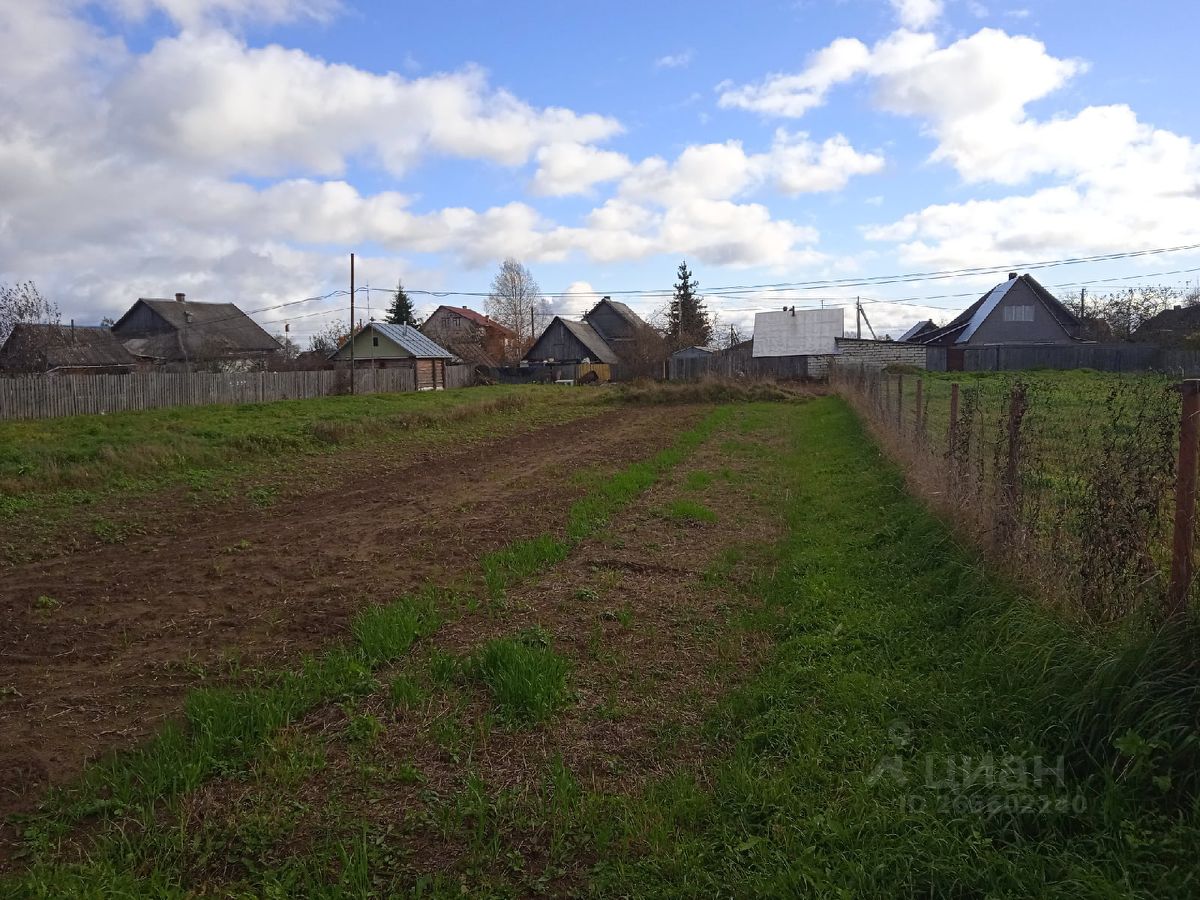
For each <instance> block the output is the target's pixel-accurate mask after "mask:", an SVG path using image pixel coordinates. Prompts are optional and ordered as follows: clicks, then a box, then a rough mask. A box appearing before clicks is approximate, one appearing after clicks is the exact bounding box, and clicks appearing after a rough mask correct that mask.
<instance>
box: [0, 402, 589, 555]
mask: <svg viewBox="0 0 1200 900" xmlns="http://www.w3.org/2000/svg"><path fill="white" fill-rule="evenodd" d="M602 411H604V407H603V406H602V405H601V404H598V403H597V402H596V400H595V396H594V395H592V394H590V393H587V392H583V393H579V392H560V391H546V390H538V389H537V388H536V387H529V386H498V387H494V388H488V389H486V390H479V389H463V390H455V391H436V392H434V391H426V392H419V393H418V392H413V393H405V394H377V395H364V396H355V397H349V396H347V397H325V398H318V399H312V400H288V401H281V402H278V403H265V404H249V405H243V406H201V407H179V408H174V409H165V410H147V411H142V412H129V413H118V414H114V415H107V416H73V417H68V418H62V419H42V420H35V421H21V422H0V563H2V562H13V563H19V562H23V561H28V560H30V559H35V558H37V557H39V556H43V555H46V554H50V553H59V552H62V549H63V547H64V546H66V547H68V548H69V547H71V546H73V545H74V543H75V542H76V540H77V536H78V535H79V534H80V533H81V532H82V533H85V534H87V533H90V534H91V536H92V537H93V538H96V539H99V540H101V541H104V542H107V543H121V542H123V541H125V540H126V538H127V537H128V535H130V534H131V533H139V532H141V531H142V530H143V524H142V523H139V522H137V521H134V520H131V519H130V513H129V510H131V509H133V508H135V507H136V505H137V504H135V503H133V501H134V500H135V499H139V498H145V497H148V496H150V497H152V496H154V495H155V494H157V493H159V492H162V491H172V490H176V489H178V488H181V487H182V488H185V489H186V490H187V498H188V500H189V502H191V503H193V504H197V505H207V504H212V503H225V502H243V503H246V504H248V505H251V506H256V507H260V508H267V507H270V506H272V505H274V504H275V503H276V501H277V500H278V499H279V498H280V496H281V490H282V489H283V488H285V487H287V486H288V482H294V481H297V479H299V480H300V481H301V483H303V479H304V473H305V472H306V470H308V469H310V468H312V469H319V468H320V465H319V464H318V463H317V462H316V460H318V459H320V458H321V457H329V456H331V455H333V454H335V453H336V454H345V453H346V452H347V451H349V450H356V449H357V450H360V451H361V450H363V449H366V448H371V447H382V446H394V445H397V444H402V445H404V446H406V447H419V446H429V445H437V444H448V443H450V442H456V443H465V442H469V441H472V440H486V439H489V438H494V437H496V436H499V435H503V434H507V433H511V432H514V431H518V430H521V429H524V428H530V427H535V426H537V425H545V424H551V423H555V422H562V421H568V420H571V419H574V418H578V417H580V416H586V415H592V414H598V413H600V412H602ZM172 502H178V501H177V500H175V499H173V500H172ZM89 513H90V515H89Z"/></svg>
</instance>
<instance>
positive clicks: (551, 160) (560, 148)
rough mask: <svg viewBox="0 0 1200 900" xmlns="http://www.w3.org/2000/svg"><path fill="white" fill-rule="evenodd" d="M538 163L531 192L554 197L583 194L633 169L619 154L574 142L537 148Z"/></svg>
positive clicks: (625, 158)
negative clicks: (594, 186)
mask: <svg viewBox="0 0 1200 900" xmlns="http://www.w3.org/2000/svg"><path fill="white" fill-rule="evenodd" d="M537 163H538V169H537V172H536V173H535V174H534V177H533V184H532V188H533V192H534V193H535V194H543V195H548V196H553V197H562V196H565V195H567V194H581V193H584V192H585V191H587V190H588V189H589V188H591V187H592V186H593V185H596V184H599V183H601V182H604V181H613V180H614V179H617V178H620V177H621V176H622V175H624V174H626V173H627V172H628V171H629V170H630V169H631V168H632V163H630V162H629V159H628V158H627V157H626V156H625V155H624V154H622V153H616V152H614V151H612V150H600V149H598V148H596V147H590V146H588V145H587V144H580V143H578V142H575V141H569V142H568V141H564V142H559V143H555V144H548V145H547V146H545V147H541V148H539V149H538V151H537Z"/></svg>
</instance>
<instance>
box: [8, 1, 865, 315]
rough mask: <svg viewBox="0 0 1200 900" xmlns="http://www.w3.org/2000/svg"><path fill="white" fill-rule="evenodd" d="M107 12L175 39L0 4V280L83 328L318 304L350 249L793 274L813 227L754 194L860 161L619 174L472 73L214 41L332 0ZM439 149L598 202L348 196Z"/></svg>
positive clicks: (795, 143) (624, 166) (54, 9)
mask: <svg viewBox="0 0 1200 900" xmlns="http://www.w3.org/2000/svg"><path fill="white" fill-rule="evenodd" d="M118 3H119V6H118V5H117V4H118ZM109 4H110V7H112V8H115V9H118V11H120V12H122V14H124V15H127V16H129V17H138V16H144V15H147V14H150V13H155V14H164V15H165V16H167V17H168V18H169V19H171V20H172V21H175V22H177V23H179V27H178V31H177V33H175V34H172V35H168V36H166V37H163V38H161V39H159V40H158V41H156V42H155V43H153V44H152V45H150V46H149V47H148V48H146V49H144V50H134V49H131V48H130V47H129V46H127V45H126V43H125V42H124V41H123V39H122V38H121V36H120V35H119V34H115V33H112V32H107V31H105V30H103V27H102V25H101V22H102V21H103V20H93V19H92V18H91V17H85V16H83V15H81V14H80V13H79V10H80V9H81V7H80V5H79V4H78V3H76V2H75V0H30V2H29V3H26V4H20V6H21V8H20V9H19V10H18V9H16V6H17V4H0V280H11V279H13V278H26V277H33V278H36V279H37V280H39V281H40V282H42V283H43V286H45V287H46V288H47V289H48V290H49V291H50V292H51V293H52V294H53V295H54V296H55V297H56V299H57V300H58V301H59V303H60V305H61V306H62V307H63V309H64V310H65V311H66V312H67V314H68V315H71V316H74V317H76V318H79V319H80V320H82V321H88V320H92V321H94V320H98V319H99V318H100V317H101V316H103V315H109V314H113V313H118V312H120V311H123V310H124V309H125V308H127V307H128V304H129V302H130V300H131V298H132V297H135V296H138V295H163V294H170V293H172V292H173V291H176V290H184V291H187V292H188V293H190V294H193V295H195V296H197V297H202V298H206V299H232V300H239V301H241V302H242V303H244V304H245V305H246V306H247V308H257V307H261V306H268V305H270V304H271V303H273V302H281V301H283V300H291V299H294V298H296V297H302V296H305V295H311V294H314V293H323V292H324V291H325V290H327V289H328V288H327V287H326V286H327V285H328V284H329V283H330V276H331V274H332V273H340V272H341V270H342V269H343V268H344V265H345V261H344V253H343V249H342V248H346V247H354V246H360V247H361V246H364V245H371V246H373V247H375V248H377V250H376V252H377V254H378V257H377V259H376V262H377V263H378V264H379V265H380V267H381V268H382V267H383V266H384V265H390V266H391V268H392V271H393V272H395V271H409V267H408V264H407V263H406V262H405V257H406V255H407V254H429V255H430V256H431V257H434V258H436V259H437V260H438V261H439V263H440V264H441V265H447V264H450V265H462V266H468V267H481V266H486V265H491V264H492V263H493V262H494V260H495V259H497V258H501V257H504V256H508V255H515V256H518V257H520V258H522V259H524V260H526V261H528V262H530V263H537V262H545V261H559V260H566V259H570V258H586V259H591V260H597V261H623V260H631V259H640V258H644V257H648V256H652V255H655V254H671V255H672V256H676V255H687V256H688V257H689V258H695V259H696V260H697V262H704V263H712V264H720V265H730V266H759V265H762V266H799V265H806V264H810V263H815V262H819V261H820V260H821V259H822V257H821V254H820V253H819V252H818V251H817V250H816V248H815V245H816V244H817V242H818V239H819V235H818V233H817V231H816V229H814V228H812V227H811V226H809V225H807V224H804V223H795V222H790V221H787V220H782V219H777V218H775V217H774V216H773V215H772V213H771V211H770V210H769V209H768V207H767V206H766V205H765V204H764V203H762V202H755V200H756V198H755V197H754V196H753V195H754V194H755V192H757V191H765V190H776V191H780V192H785V193H789V194H795V193H804V192H814V191H828V190H836V189H838V187H839V186H841V185H844V184H845V182H846V180H847V179H848V178H850V177H853V176H855V175H860V174H868V173H870V172H873V171H877V170H878V168H879V167H880V166H881V165H882V159H881V158H879V157H878V156H876V155H874V154H870V153H862V152H859V151H857V150H855V149H854V148H853V147H851V146H850V144H849V142H847V141H846V140H845V138H842V137H840V136H835V137H833V138H830V139H828V140H825V141H817V140H813V139H811V138H809V137H808V136H807V135H805V134H803V133H796V134H789V133H787V132H783V131H781V132H780V133H779V134H777V135H776V137H775V140H774V141H773V142H772V143H771V145H770V146H769V147H767V148H765V149H763V150H761V151H758V152H750V151H747V150H746V149H744V148H743V147H742V145H741V144H740V143H738V142H727V143H724V144H721V143H715V144H704V145H699V146H696V147H691V148H687V149H685V150H684V151H683V152H682V153H680V154H679V156H678V157H677V158H675V159H673V160H670V161H668V160H665V159H660V158H658V157H651V158H650V159H648V160H642V161H640V162H635V161H633V160H630V159H628V158H627V157H626V156H625V155H623V154H621V153H618V152H616V151H612V150H607V149H603V148H601V147H599V146H597V143H598V142H601V141H604V140H606V139H608V138H610V137H612V136H614V135H616V134H618V133H619V132H620V130H621V125H620V123H619V122H618V121H617V120H616V119H614V118H612V117H610V116H606V115H599V114H594V113H586V112H577V111H575V110H569V109H560V108H555V107H539V106H536V105H534V104H532V103H530V102H529V101H527V100H525V99H522V98H518V97H516V96H514V95H512V94H510V93H509V92H507V91H505V90H503V89H502V88H498V87H496V86H494V85H493V84H492V83H491V81H490V79H489V77H488V76H487V74H486V73H485V72H483V70H481V69H478V68H472V67H466V68H463V69H461V70H459V71H455V72H443V73H438V74H430V75H427V76H424V77H420V78H408V77H404V76H402V75H399V74H397V73H377V72H369V71H365V70H361V69H358V68H356V67H354V66H350V65H344V64H339V63H335V62H329V61H326V60H322V59H320V58H318V57H316V56H313V55H311V54H309V53H305V52H303V51H300V50H294V49H288V48H285V47H282V46H278V45H266V46H261V47H259V46H250V45H249V44H247V43H246V42H245V41H244V40H242V39H241V38H239V37H237V36H236V35H234V34H232V33H230V32H229V31H227V30H225V29H224V27H223V23H224V22H226V21H227V20H232V19H239V20H250V19H256V20H260V21H282V20H285V19H291V18H297V17H305V16H313V15H321V14H324V13H325V11H326V10H328V9H332V8H333V6H332V5H331V4H325V3H318V2H291V0H154V2H151V0H109ZM30 48H35V49H36V51H37V52H30ZM81 84H83V85H87V88H88V89H87V90H86V91H83V90H80V88H79V86H80V85H81ZM445 156H452V157H458V158H464V159H472V160H483V161H486V162H487V163H490V164H494V165H499V166H506V167H511V168H514V169H522V167H525V166H529V165H531V164H532V165H533V174H532V180H531V181H530V182H529V187H530V190H531V191H532V192H533V193H535V194H540V195H556V196H560V195H569V194H578V193H581V192H583V193H587V192H590V191H594V190H596V189H597V188H598V186H600V185H604V184H606V183H611V184H612V188H611V191H609V192H608V193H607V195H606V196H605V197H604V198H602V199H600V200H598V201H597V203H596V204H595V205H594V208H592V209H591V210H590V211H586V210H585V211H584V212H582V213H581V214H579V217H578V220H577V221H572V222H558V221H554V220H552V219H550V218H548V217H547V216H546V215H545V214H543V213H542V212H540V211H539V210H538V209H537V208H535V206H533V205H531V203H529V202H525V201H524V200H523V199H521V198H514V199H512V200H509V201H508V202H499V203H496V204H494V205H491V206H489V207H486V208H479V209H475V208H470V207H465V206H454V207H446V208H438V207H437V206H436V202H435V204H434V205H433V206H432V207H431V206H430V205H429V200H430V198H426V197H421V198H420V200H419V201H418V200H416V199H414V197H413V196H412V195H411V194H410V193H409V192H408V191H406V190H400V189H396V190H375V191H370V192H368V191H365V190H363V189H362V188H361V187H359V186H356V184H354V183H352V182H354V181H357V176H358V174H359V173H360V172H361V171H363V170H367V171H374V172H386V173H389V174H391V175H392V176H393V177H394V178H395V179H396V183H397V185H398V186H403V185H406V184H407V181H405V180H404V179H407V178H409V177H410V176H411V174H412V173H413V171H414V169H415V168H416V167H418V166H419V165H421V164H422V162H423V161H425V160H426V159H427V158H430V157H445ZM245 176H254V178H253V179H247V178H246V177H245ZM514 180H516V179H514ZM524 181H525V171H524V170H522V171H521V173H520V182H524ZM518 183H519V182H518ZM433 199H434V200H435V201H436V198H433ZM418 202H419V203H420V204H421V205H420V206H418V205H417V204H418ZM393 277H394V276H393ZM430 277H432V276H430ZM318 308H323V307H320V306H319V305H318ZM307 311H308V308H307V307H298V308H295V309H293V310H291V311H290V312H291V313H293V314H296V315H302V314H305V313H307Z"/></svg>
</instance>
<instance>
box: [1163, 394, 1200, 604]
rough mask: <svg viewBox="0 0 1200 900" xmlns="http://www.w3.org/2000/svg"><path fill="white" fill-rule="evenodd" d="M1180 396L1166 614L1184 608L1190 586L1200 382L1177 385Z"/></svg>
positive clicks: (1194, 519) (1193, 537)
mask: <svg viewBox="0 0 1200 900" xmlns="http://www.w3.org/2000/svg"><path fill="white" fill-rule="evenodd" d="M1179 392H1180V394H1181V395H1182V397H1183V404H1182V409H1181V412H1180V417H1179V463H1178V465H1177V466H1176V468H1175V530H1174V535H1173V540H1172V542H1171V583H1170V585H1169V587H1168V589H1167V609H1166V612H1167V615H1168V616H1172V617H1173V616H1178V615H1182V614H1183V613H1184V612H1185V611H1186V609H1187V597H1188V590H1189V589H1190V588H1191V585H1192V546H1193V542H1194V541H1195V539H1196V461H1197V450H1198V445H1200V379H1195V378H1190V379H1188V380H1187V381H1184V382H1182V383H1181V384H1180V385H1179Z"/></svg>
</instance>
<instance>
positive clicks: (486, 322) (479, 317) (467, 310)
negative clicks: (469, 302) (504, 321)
mask: <svg viewBox="0 0 1200 900" xmlns="http://www.w3.org/2000/svg"><path fill="white" fill-rule="evenodd" d="M443 309H444V310H446V311H447V312H450V313H454V314H455V315H459V316H462V317H463V318H464V319H468V320H470V321H472V322H474V323H475V324H476V325H480V326H482V327H483V328H490V329H494V330H496V331H499V332H500V333H501V334H503V335H504V336H505V337H507V338H516V336H517V333H516V332H515V331H513V330H512V329H511V328H509V327H508V326H507V325H501V324H500V323H499V322H497V321H496V320H495V319H493V318H492V317H491V316H487V315H484V314H483V313H481V312H479V311H478V310H475V309H471V307H469V306H446V305H445V304H443V305H441V306H439V307H438V308H437V309H435V310H434V311H433V312H432V313H431V314H430V316H429V318H430V319H432V318H433V317H434V316H436V315H437V314H438V313H439V312H441V311H442V310H443Z"/></svg>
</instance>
